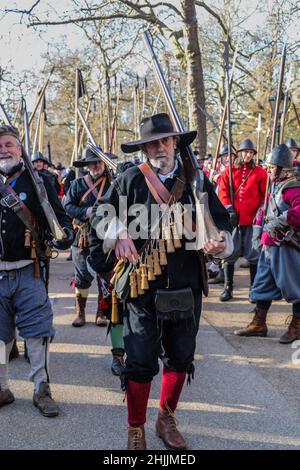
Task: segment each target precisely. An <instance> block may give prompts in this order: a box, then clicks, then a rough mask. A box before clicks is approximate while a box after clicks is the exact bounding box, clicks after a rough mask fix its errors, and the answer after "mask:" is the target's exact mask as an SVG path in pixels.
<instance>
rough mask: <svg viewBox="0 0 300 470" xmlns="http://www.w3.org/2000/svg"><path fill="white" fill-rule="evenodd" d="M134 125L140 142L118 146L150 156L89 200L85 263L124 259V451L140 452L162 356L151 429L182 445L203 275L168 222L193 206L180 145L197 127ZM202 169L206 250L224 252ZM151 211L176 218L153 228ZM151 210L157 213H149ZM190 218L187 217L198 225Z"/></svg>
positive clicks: (223, 220)
mask: <svg viewBox="0 0 300 470" xmlns="http://www.w3.org/2000/svg"><path fill="white" fill-rule="evenodd" d="M140 132H141V138H140V139H139V140H137V141H133V142H128V143H126V144H122V145H121V148H122V150H123V152H124V153H134V152H138V151H140V150H142V151H143V152H144V154H145V155H146V159H147V161H146V162H144V163H142V164H141V165H138V166H134V167H132V168H129V169H128V170H126V172H124V173H123V174H121V175H119V176H118V178H117V179H116V180H115V181H114V183H113V185H112V186H111V188H110V190H109V191H108V193H106V194H105V196H103V197H102V198H100V199H99V201H98V202H97V204H96V205H95V207H94V209H93V215H92V218H91V225H92V230H91V236H90V239H91V245H90V252H91V256H90V263H91V265H92V266H93V265H94V267H95V270H96V267H97V263H98V258H99V257H101V253H103V252H104V253H111V252H113V253H114V254H115V257H116V258H117V259H118V260H119V263H118V267H119V266H122V260H124V261H125V270H124V271H122V268H121V269H120V271H119V270H118V269H116V270H115V272H116V277H115V292H116V293H117V294H118V296H119V298H122V299H124V301H125V314H124V315H125V316H124V343H125V351H126V354H127V359H126V367H125V371H124V373H123V378H124V381H123V384H124V387H125V388H126V396H127V409H128V423H129V428H128V449H129V450H142V449H146V440H145V432H144V424H145V422H146V410H147V402H148V397H149V393H150V387H151V381H152V379H153V377H154V376H155V375H156V374H157V373H158V371H159V363H158V359H159V358H161V360H162V362H163V366H164V367H163V376H162V389H161V395H160V410H159V414H158V419H157V422H156V430H157V434H158V435H159V437H160V438H161V439H162V440H163V442H164V444H165V445H166V447H168V448H171V449H186V446H187V445H186V442H185V440H184V438H183V436H182V435H181V434H180V432H179V431H178V429H177V426H176V421H175V418H174V411H175V409H176V407H177V403H178V401H179V397H180V394H181V391H182V388H183V385H184V382H185V379H186V375H187V374H188V375H189V378H190V377H191V376H193V373H194V366H193V359H194V351H195V342H196V335H197V331H198V327H199V319H200V311H201V298H202V290H203V289H205V287H206V278H205V274H204V271H203V268H204V263H203V261H204V260H203V252H199V251H198V249H197V248H195V245H193V246H192V247H188V243H187V238H185V237H182V238H181V240H179V239H178V237H177V236H175V235H174V233H175V232H174V226H175V224H177V222H178V221H179V217H181V216H182V214H183V212H181V210H182V209H181V208H182V206H183V205H190V206H189V207H191V206H192V207H193V209H194V210H196V202H195V198H194V193H193V189H192V185H191V184H190V181H189V180H188V174H187V173H186V172H185V168H184V167H183V165H182V162H181V160H180V159H179V157H177V154H178V153H179V152H180V150H181V149H183V148H184V147H186V146H187V145H189V144H191V143H192V142H193V140H194V139H195V137H196V131H191V132H176V131H175V130H174V128H173V125H172V123H171V120H170V118H169V116H168V115H167V114H165V113H160V114H156V115H154V116H151V117H147V118H144V119H143V120H142V122H141V127H140ZM202 176H203V179H204V187H203V191H204V192H207V193H208V199H209V206H210V209H211V212H212V216H213V219H214V221H215V224H216V225H217V227H218V230H221V232H220V234H221V236H222V238H219V240H214V239H210V240H209V241H208V242H207V243H205V244H204V246H203V250H204V251H205V252H206V253H209V254H212V255H214V256H217V257H223V256H224V257H226V256H228V255H229V254H230V253H231V251H232V247H230V242H231V236H230V233H229V232H230V224H229V218H228V215H227V213H226V210H225V209H224V207H223V206H222V204H221V203H220V202H219V200H218V198H217V196H216V195H215V192H214V189H213V186H212V185H211V184H210V182H209V180H208V179H207V178H206V177H204V175H202ZM200 191H201V189H200ZM121 197H122V198H123V199H125V202H126V204H127V210H125V211H124V210H123V208H122V207H121V206H120V208H119V203H120V200H121ZM162 203H165V205H164V204H162ZM104 204H105V206H104ZM104 207H105V210H106V208H107V210H108V211H109V208H112V209H113V210H112V211H111V212H112V213H115V216H114V217H112V218H111V219H110V220H107V219H106V216H105V210H104ZM155 209H161V210H162V211H163V214H164V215H166V214H172V217H174V219H173V224H172V223H170V224H169V223H168V220H169V219H168V217H166V218H165V219H164V220H166V225H165V226H164V222H163V223H162V225H163V227H164V228H162V229H159V230H158V231H157V233H155V232H156V230H155V227H158V225H157V222H158V220H159V219H158V218H156V214H158V211H157V212H155ZM167 209H169V210H170V212H167ZM152 211H154V214H155V217H154V219H153V218H151V213H152V214H153V212H152ZM124 212H125V214H124ZM192 213H193V214H195V212H192ZM138 214H139V215H141V216H143V217H145V218H143V217H142V218H141V223H140V228H141V230H138V228H137V219H138V217H139V215H138ZM190 214H191V212H190ZM124 215H125V218H124ZM192 217H193V216H192V215H191V219H192ZM126 219H127V224H125V220H126ZM195 220H196V218H195V217H193V223H194V224H195V226H196V222H195ZM105 225H106V228H107V229H106V230H105V228H104V227H105ZM102 227H103V230H102ZM135 229H136V230H135ZM169 230H173V232H172V233H173V235H170V234H169V235H168V236H167V237H166V238H164V237H165V235H166V233H167V231H169ZM162 231H163V235H162ZM158 232H159V233H158ZM216 233H217V231H216ZM178 241H179V242H180V243H179V244H178ZM171 242H173V243H174V246H173V245H172V243H171ZM175 242H176V247H175ZM179 245H180V246H179ZM158 246H159V249H157V247H158ZM189 248H190V249H189ZM108 261H109V262H110V263H111V265H112V264H113V263H114V258H113V257H112V256H111V255H110V256H109V258H108ZM122 272H123V274H121V273H122ZM118 279H119V282H117V281H118ZM129 279H130V289H129V287H128V280H129ZM148 281H149V282H148ZM122 284H123V288H122ZM126 286H127V287H126ZM129 290H130V292H129Z"/></svg>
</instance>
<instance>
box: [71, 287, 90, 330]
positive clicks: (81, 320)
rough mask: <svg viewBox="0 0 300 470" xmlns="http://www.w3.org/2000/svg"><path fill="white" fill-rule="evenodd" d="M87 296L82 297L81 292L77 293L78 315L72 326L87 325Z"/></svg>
mask: <svg viewBox="0 0 300 470" xmlns="http://www.w3.org/2000/svg"><path fill="white" fill-rule="evenodd" d="M86 301H87V297H82V296H81V295H80V294H79V295H76V300H75V302H76V304H75V305H76V313H77V317H76V318H75V320H73V323H72V326H76V327H79V326H83V325H85V306H86Z"/></svg>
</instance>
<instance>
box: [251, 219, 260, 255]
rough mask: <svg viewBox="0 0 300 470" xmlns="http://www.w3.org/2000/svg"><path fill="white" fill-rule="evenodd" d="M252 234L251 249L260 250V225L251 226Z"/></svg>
mask: <svg viewBox="0 0 300 470" xmlns="http://www.w3.org/2000/svg"><path fill="white" fill-rule="evenodd" d="M252 228H253V233H252V248H253V249H254V250H256V251H259V249H260V239H261V235H262V227H261V226H260V225H253V227H252Z"/></svg>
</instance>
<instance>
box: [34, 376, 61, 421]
mask: <svg viewBox="0 0 300 470" xmlns="http://www.w3.org/2000/svg"><path fill="white" fill-rule="evenodd" d="M33 404H34V406H36V407H37V408H38V409H39V410H40V412H41V413H42V415H43V416H46V417H47V418H52V417H54V416H57V415H58V414H59V408H58V406H57V404H56V403H55V401H54V400H53V398H52V395H51V390H50V386H49V384H48V383H47V382H41V383H40V386H39V391H38V392H37V393H34V395H33Z"/></svg>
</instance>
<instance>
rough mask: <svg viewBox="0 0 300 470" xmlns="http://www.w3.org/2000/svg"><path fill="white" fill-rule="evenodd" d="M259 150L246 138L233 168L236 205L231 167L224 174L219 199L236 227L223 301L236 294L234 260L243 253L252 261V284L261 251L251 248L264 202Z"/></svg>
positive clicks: (226, 270)
mask: <svg viewBox="0 0 300 470" xmlns="http://www.w3.org/2000/svg"><path fill="white" fill-rule="evenodd" d="M256 153H257V151H256V149H255V147H254V144H253V143H252V141H251V140H250V139H246V140H244V141H243V142H242V143H241V145H240V147H239V149H238V150H237V154H238V157H237V158H236V160H235V162H234V165H233V167H232V180H233V199H234V200H233V204H232V202H231V200H230V184H229V167H227V168H226V169H225V171H224V172H223V174H222V177H221V182H220V187H219V192H218V195H219V198H220V200H221V202H222V203H223V205H224V206H225V207H226V209H227V210H228V211H229V213H230V215H231V220H232V223H233V225H234V226H235V227H234V231H233V241H234V252H233V254H232V255H231V257H230V258H228V259H227V260H226V262H225V264H224V274H225V285H224V291H223V292H222V294H221V295H220V300H221V301H223V302H224V301H227V300H230V299H232V297H233V294H232V292H233V275H234V263H235V262H236V261H237V259H238V258H239V257H240V256H244V257H245V258H246V259H247V260H248V262H249V263H250V283H251V286H252V284H253V281H254V278H255V274H256V268H257V260H258V251H257V250H255V249H254V248H253V247H252V242H251V240H252V224H253V220H254V218H255V215H256V213H257V210H258V209H259V207H260V206H261V205H262V204H263V202H264V197H265V192H266V186H267V173H266V171H265V170H264V169H263V168H261V167H260V166H258V165H256V164H255V162H254V155H255V154H256ZM250 289H251V287H250Z"/></svg>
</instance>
